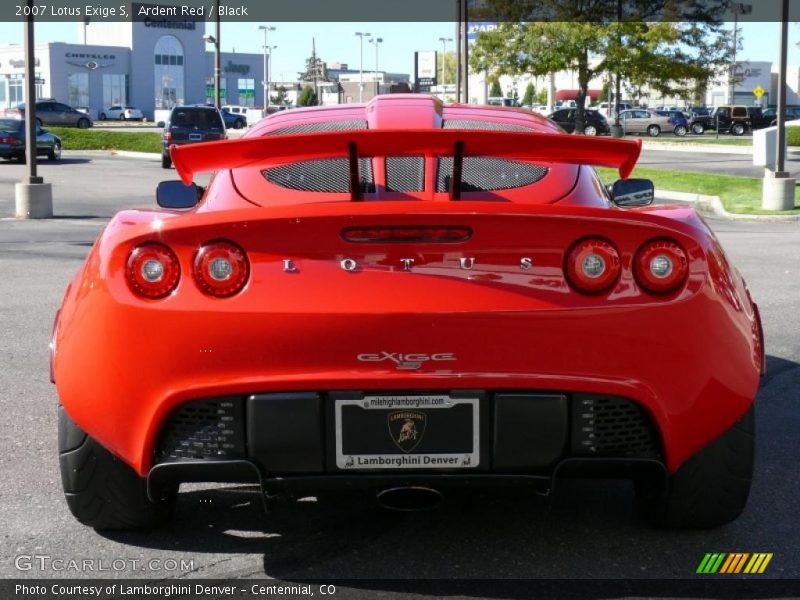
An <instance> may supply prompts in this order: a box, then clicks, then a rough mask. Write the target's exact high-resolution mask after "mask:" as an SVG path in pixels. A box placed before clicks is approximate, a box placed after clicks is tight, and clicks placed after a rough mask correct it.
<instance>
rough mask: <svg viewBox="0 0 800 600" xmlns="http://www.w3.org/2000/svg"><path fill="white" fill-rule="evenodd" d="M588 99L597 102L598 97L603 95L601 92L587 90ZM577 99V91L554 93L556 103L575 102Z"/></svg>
mask: <svg viewBox="0 0 800 600" xmlns="http://www.w3.org/2000/svg"><path fill="white" fill-rule="evenodd" d="M587 93H588V95H589V98H591V99H592V101H595V102H596V101H597V99H598V98H599V97H600V95H601V94H602V93H603V90H589V91H588V92H587ZM577 98H578V90H558V91H557V92H556V102H559V101H561V100H577Z"/></svg>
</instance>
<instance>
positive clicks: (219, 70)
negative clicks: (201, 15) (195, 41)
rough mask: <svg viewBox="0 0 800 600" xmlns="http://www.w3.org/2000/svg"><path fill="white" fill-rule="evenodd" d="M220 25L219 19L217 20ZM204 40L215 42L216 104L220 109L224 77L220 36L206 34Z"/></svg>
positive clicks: (207, 42)
mask: <svg viewBox="0 0 800 600" xmlns="http://www.w3.org/2000/svg"><path fill="white" fill-rule="evenodd" d="M217 27H219V21H217ZM203 40H204V41H205V42H206V44H214V106H216V107H217V108H218V109H219V107H220V105H221V102H220V80H221V79H222V68H221V66H220V57H219V38H218V37H216V36H213V35H211V34H208V33H207V34H205V35H204V36H203Z"/></svg>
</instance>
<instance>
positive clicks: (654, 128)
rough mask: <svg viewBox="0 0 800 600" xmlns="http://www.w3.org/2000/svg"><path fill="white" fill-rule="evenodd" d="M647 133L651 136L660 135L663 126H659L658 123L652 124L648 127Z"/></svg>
mask: <svg viewBox="0 0 800 600" xmlns="http://www.w3.org/2000/svg"><path fill="white" fill-rule="evenodd" d="M647 135H649V136H650V137H658V136H660V135H661V127H659V126H658V125H650V127H648V128H647Z"/></svg>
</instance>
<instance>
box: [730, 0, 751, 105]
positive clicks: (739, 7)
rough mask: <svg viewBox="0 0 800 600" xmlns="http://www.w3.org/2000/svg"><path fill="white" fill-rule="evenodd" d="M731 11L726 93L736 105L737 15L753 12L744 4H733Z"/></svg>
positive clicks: (749, 6) (749, 5)
mask: <svg viewBox="0 0 800 600" xmlns="http://www.w3.org/2000/svg"><path fill="white" fill-rule="evenodd" d="M731 11H733V61H732V62H731V72H730V76H729V78H728V86H729V92H728V93H729V95H730V98H729V101H730V103H731V104H736V99H735V96H736V52H737V50H738V48H737V46H738V45H739V39H738V33H739V15H749V14H750V13H751V12H753V5H752V4H745V3H744V2H734V4H733V6H732V7H731Z"/></svg>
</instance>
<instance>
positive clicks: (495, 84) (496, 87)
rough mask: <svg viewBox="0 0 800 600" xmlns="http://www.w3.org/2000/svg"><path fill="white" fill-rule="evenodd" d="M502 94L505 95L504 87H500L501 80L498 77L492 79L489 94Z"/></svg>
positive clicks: (497, 95) (493, 95) (496, 95)
mask: <svg viewBox="0 0 800 600" xmlns="http://www.w3.org/2000/svg"><path fill="white" fill-rule="evenodd" d="M502 95H503V88H501V87H500V81H499V80H498V79H492V85H491V87H490V88H489V96H491V97H500V96H502Z"/></svg>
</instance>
